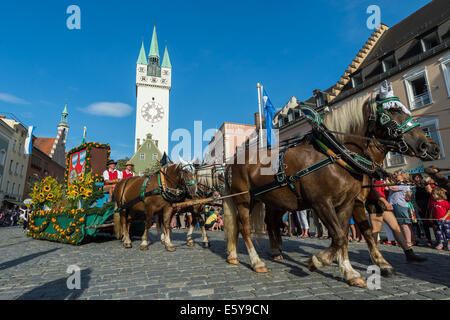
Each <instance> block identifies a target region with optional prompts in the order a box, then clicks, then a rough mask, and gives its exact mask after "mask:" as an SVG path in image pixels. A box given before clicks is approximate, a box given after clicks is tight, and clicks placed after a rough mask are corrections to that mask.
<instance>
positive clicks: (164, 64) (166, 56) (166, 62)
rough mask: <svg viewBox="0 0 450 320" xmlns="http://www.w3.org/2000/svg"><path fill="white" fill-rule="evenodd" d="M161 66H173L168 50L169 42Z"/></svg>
mask: <svg viewBox="0 0 450 320" xmlns="http://www.w3.org/2000/svg"><path fill="white" fill-rule="evenodd" d="M161 67H163V68H172V65H171V64H170V58H169V51H167V44H166V49H165V50H164V58H163V62H162V65H161Z"/></svg>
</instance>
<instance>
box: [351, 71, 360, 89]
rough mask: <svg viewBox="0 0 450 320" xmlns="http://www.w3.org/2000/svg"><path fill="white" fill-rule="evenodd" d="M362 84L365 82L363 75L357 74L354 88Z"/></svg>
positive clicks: (353, 80) (353, 84)
mask: <svg viewBox="0 0 450 320" xmlns="http://www.w3.org/2000/svg"><path fill="white" fill-rule="evenodd" d="M362 82H363V80H362V75H361V74H357V75H354V76H353V77H352V86H353V88H356V87H357V86H358V85H360V84H361V83H362Z"/></svg>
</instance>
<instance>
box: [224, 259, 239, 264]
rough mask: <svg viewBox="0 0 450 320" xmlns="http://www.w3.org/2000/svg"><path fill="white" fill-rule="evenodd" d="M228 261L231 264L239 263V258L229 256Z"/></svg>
mask: <svg viewBox="0 0 450 320" xmlns="http://www.w3.org/2000/svg"><path fill="white" fill-rule="evenodd" d="M227 262H228V263H229V264H239V260H238V259H236V258H229V259H227Z"/></svg>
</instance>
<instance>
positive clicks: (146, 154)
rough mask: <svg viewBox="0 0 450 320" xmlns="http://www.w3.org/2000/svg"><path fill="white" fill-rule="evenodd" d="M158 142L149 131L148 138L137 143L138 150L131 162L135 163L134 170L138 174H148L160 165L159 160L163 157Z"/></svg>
mask: <svg viewBox="0 0 450 320" xmlns="http://www.w3.org/2000/svg"><path fill="white" fill-rule="evenodd" d="M158 143H159V142H158V141H157V140H156V141H155V140H153V139H152V135H151V134H150V133H148V134H147V136H146V139H145V140H144V141H142V144H138V145H137V151H136V152H135V153H134V155H133V157H131V159H130V161H131V163H133V164H134V172H135V173H136V175H138V176H143V175H145V174H148V173H150V172H152V169H153V168H155V166H157V165H158V161H159V160H161V157H162V154H161V151H159V149H158Z"/></svg>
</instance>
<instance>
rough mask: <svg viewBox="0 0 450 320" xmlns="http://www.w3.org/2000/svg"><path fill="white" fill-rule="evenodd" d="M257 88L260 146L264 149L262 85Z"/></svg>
mask: <svg viewBox="0 0 450 320" xmlns="http://www.w3.org/2000/svg"><path fill="white" fill-rule="evenodd" d="M256 88H258V109H259V146H260V147H261V148H262V147H263V140H262V116H261V114H262V109H261V91H262V85H261V84H260V83H259V82H258V84H257V85H256Z"/></svg>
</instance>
